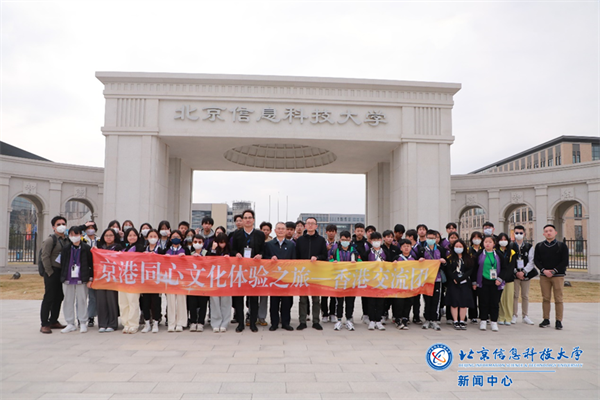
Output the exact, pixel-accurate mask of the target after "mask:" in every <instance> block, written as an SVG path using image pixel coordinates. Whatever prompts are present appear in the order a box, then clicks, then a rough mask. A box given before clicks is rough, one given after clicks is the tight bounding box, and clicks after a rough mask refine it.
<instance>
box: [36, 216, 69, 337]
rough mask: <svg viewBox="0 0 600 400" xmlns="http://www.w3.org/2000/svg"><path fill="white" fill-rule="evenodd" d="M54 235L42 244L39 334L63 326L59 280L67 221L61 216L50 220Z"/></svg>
mask: <svg viewBox="0 0 600 400" xmlns="http://www.w3.org/2000/svg"><path fill="white" fill-rule="evenodd" d="M52 229H53V230H54V234H52V235H50V236H48V238H46V240H44V242H43V243H42V257H41V258H42V264H43V266H44V275H43V276H44V299H43V300H42V307H41V310H40V319H41V320H42V327H41V328H40V332H42V333H52V329H63V328H65V325H63V324H61V323H60V322H58V316H59V314H60V305H61V303H62V301H63V298H64V295H63V288H62V283H61V281H60V278H61V251H62V250H63V248H65V247H67V246H69V243H70V242H69V239H68V238H67V237H66V236H65V232H66V230H67V219H66V218H64V217H61V216H56V217H54V218H52Z"/></svg>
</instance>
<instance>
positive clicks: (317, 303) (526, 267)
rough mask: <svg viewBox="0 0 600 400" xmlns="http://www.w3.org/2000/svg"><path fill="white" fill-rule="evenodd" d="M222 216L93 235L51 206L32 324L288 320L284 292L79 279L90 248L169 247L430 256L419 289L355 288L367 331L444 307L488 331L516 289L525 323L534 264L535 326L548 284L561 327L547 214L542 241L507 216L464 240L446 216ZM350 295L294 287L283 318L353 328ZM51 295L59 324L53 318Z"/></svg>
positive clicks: (222, 326)
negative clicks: (324, 222) (338, 219)
mask: <svg viewBox="0 0 600 400" xmlns="http://www.w3.org/2000/svg"><path fill="white" fill-rule="evenodd" d="M234 219H235V223H236V230H235V231H233V232H230V233H228V232H226V229H225V228H224V227H221V226H219V227H217V228H216V229H213V225H214V221H213V220H212V218H210V217H205V218H204V219H203V220H202V228H198V229H195V230H194V229H190V224H189V223H188V222H185V221H183V222H180V223H179V225H178V226H177V229H172V228H171V225H170V223H169V222H168V221H161V222H160V223H159V224H158V226H157V227H156V228H153V227H152V225H150V224H149V223H143V224H142V225H140V227H139V230H138V229H136V228H135V226H134V224H133V222H132V221H129V220H126V221H124V222H123V223H122V224H120V223H119V221H111V222H110V223H109V225H108V227H107V228H106V229H105V230H104V231H103V232H102V233H101V234H98V233H99V232H98V229H97V226H96V224H95V223H94V222H93V221H90V222H87V223H86V224H84V225H81V226H72V227H70V228H69V229H68V230H67V220H66V219H65V218H64V217H62V216H56V217H54V218H53V219H52V228H53V230H54V233H53V234H52V235H50V236H49V237H48V238H46V240H44V242H43V244H42V250H41V257H40V261H39V264H40V274H41V275H42V276H43V278H44V286H45V293H44V298H43V300H42V305H41V311H40V317H41V325H42V326H41V329H40V331H41V332H42V333H52V329H61V332H63V333H68V332H73V331H76V330H77V329H79V331H80V332H82V333H84V332H87V330H88V327H93V326H94V325H95V323H96V321H95V318H96V316H97V324H98V331H99V332H101V333H102V332H114V331H116V330H117V329H118V327H119V325H118V318H119V316H120V318H121V324H122V325H123V330H122V331H123V333H129V334H131V333H136V332H138V330H139V329H140V327H142V329H141V332H143V333H147V332H153V333H156V332H158V331H159V323H160V322H161V321H162V320H163V317H164V321H165V325H166V326H167V330H168V332H182V331H183V330H184V328H189V330H190V331H191V332H194V331H196V332H202V331H203V330H204V326H205V325H206V323H207V322H210V325H211V327H212V329H213V332H215V333H222V332H226V331H227V327H228V325H229V324H230V322H231V323H236V324H237V327H236V329H235V330H236V332H242V331H243V330H244V329H245V327H246V326H249V327H250V330H251V331H252V332H257V331H258V326H259V325H260V326H267V325H268V323H267V311H268V313H269V317H270V323H271V326H270V327H269V330H270V331H275V330H277V329H279V327H281V328H282V329H285V330H293V329H294V328H293V327H292V326H291V309H292V306H293V302H294V298H293V296H246V297H245V298H244V297H243V296H233V297H229V296H210V297H208V296H193V295H188V296H186V295H178V294H166V307H164V306H165V304H164V299H163V296H165V295H159V294H155V293H148V294H141V295H140V294H136V293H126V292H117V291H112V290H94V289H92V288H91V287H90V285H91V282H92V281H93V276H94V274H93V257H92V253H91V248H92V247H96V248H99V249H104V250H111V251H123V252H153V253H157V254H164V255H171V256H184V255H185V256H196V257H204V256H225V257H245V258H255V259H261V258H264V259H272V260H278V259H281V260H290V259H302V260H310V261H311V262H314V261H330V262H333V263H336V262H362V261H387V262H403V261H411V260H412V261H420V260H440V268H439V270H438V274H437V277H436V280H435V285H434V289H433V292H432V294H431V295H422V296H421V295H417V296H414V297H411V298H379V297H361V305H362V318H361V321H362V322H363V323H364V324H366V325H367V327H368V329H369V330H376V329H377V330H385V325H386V324H387V323H388V322H391V323H393V324H395V326H396V327H397V328H398V329H401V330H407V329H409V325H410V324H411V321H412V323H413V324H415V325H420V326H421V328H422V329H433V330H437V331H439V330H441V327H440V320H441V318H442V314H444V313H445V317H446V321H447V323H448V324H449V325H452V326H453V327H454V329H457V330H465V329H467V322H468V320H471V322H472V323H474V324H479V329H481V330H487V327H488V326H489V327H490V329H491V331H498V325H511V324H515V323H517V322H518V305H519V298H520V299H521V304H522V306H521V313H522V320H523V323H525V324H529V325H533V321H531V319H530V318H529V316H528V309H529V300H528V294H529V287H530V282H531V279H532V278H534V277H536V276H537V275H538V271H539V275H540V278H539V280H540V287H541V291H542V297H543V321H542V322H541V323H540V325H539V326H540V327H542V328H544V327H547V326H549V325H550V300H551V295H552V294H553V295H554V302H555V315H556V320H555V328H556V329H562V319H563V301H562V290H563V285H564V276H565V272H566V268H567V266H568V262H569V251H568V249H567V247H566V245H565V244H564V243H562V242H559V241H557V240H556V229H555V227H554V226H553V225H546V226H545V227H544V232H543V233H544V237H545V239H546V240H544V241H542V242H540V243H538V244H537V245H536V246H532V245H531V244H530V243H529V242H528V241H527V240H525V229H524V227H523V226H519V225H518V226H515V228H514V231H513V234H514V239H513V238H511V237H510V236H509V235H508V234H506V233H500V234H499V235H495V234H494V226H493V224H491V223H490V222H486V223H485V224H484V225H483V232H473V233H472V234H471V236H470V239H469V241H468V243H467V242H465V241H464V240H463V239H461V238H460V236H459V234H458V233H457V226H456V224H455V223H452V222H451V223H448V224H447V225H446V234H447V235H446V237H445V238H443V237H442V236H441V234H440V233H439V232H438V231H436V230H432V229H429V228H428V227H427V226H425V225H424V224H420V225H418V226H417V227H416V228H415V229H409V230H405V228H404V226H403V225H401V224H398V225H396V226H395V227H394V229H393V230H385V231H383V232H379V231H377V229H376V228H375V227H374V226H371V225H369V226H367V227H365V226H364V225H363V224H361V223H358V224H356V225H355V226H354V232H353V233H351V232H349V231H342V232H338V231H337V227H336V226H335V225H328V226H327V227H326V236H325V237H323V236H321V235H319V233H318V232H317V227H318V225H317V224H318V222H317V220H316V219H315V218H313V217H309V218H307V219H306V221H297V222H287V223H284V222H278V223H277V224H276V225H275V229H274V236H272V235H273V226H272V224H271V223H269V222H263V223H261V224H260V229H256V228H255V214H254V211H253V210H246V211H244V212H243V213H242V214H240V215H236V216H235V217H234ZM355 300H356V299H355V297H329V298H328V297H320V296H311V297H309V296H300V299H299V307H298V308H299V316H298V319H299V325H298V326H297V327H296V328H295V329H297V330H303V329H306V328H307V322H308V321H310V320H311V316H312V327H313V328H314V329H317V330H322V329H323V327H322V325H321V321H323V322H332V323H334V328H333V329H335V330H337V331H339V330H341V329H343V328H345V329H347V330H350V331H353V330H354V329H355V326H354V319H353V316H354V304H355ZM422 304H423V305H424V312H423V314H421V305H422ZM61 305H62V308H63V313H64V316H65V319H66V322H67V325H66V326H65V325H62V324H61V323H60V322H59V321H58V317H59V313H60V309H61ZM444 306H445V307H444ZM165 308H166V313H165V312H164V309H165ZM232 308H233V310H234V315H233V319H232ZM246 308H247V311H246ZM311 310H312V312H311ZM207 311H208V314H207ZM390 311H391V315H390ZM411 312H412V319H411ZM207 315H208V317H209V318H208V321H207ZM421 317H423V318H424V321H423V320H422V319H421ZM344 319H345V321H344ZM77 323H78V325H79V328H78V327H77V326H76V324H77Z"/></svg>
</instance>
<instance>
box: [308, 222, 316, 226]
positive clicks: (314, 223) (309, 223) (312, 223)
mask: <svg viewBox="0 0 600 400" xmlns="http://www.w3.org/2000/svg"><path fill="white" fill-rule="evenodd" d="M316 224H317V223H316V222H307V223H306V225H316Z"/></svg>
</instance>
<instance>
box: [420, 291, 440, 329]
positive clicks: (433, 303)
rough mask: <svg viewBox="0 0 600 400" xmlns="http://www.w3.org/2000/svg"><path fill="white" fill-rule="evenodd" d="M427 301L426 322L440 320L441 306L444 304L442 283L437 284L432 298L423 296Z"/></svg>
mask: <svg viewBox="0 0 600 400" xmlns="http://www.w3.org/2000/svg"><path fill="white" fill-rule="evenodd" d="M423 299H424V300H425V321H436V322H437V321H439V320H440V306H441V304H442V303H441V302H442V282H436V283H435V285H434V286H433V293H432V295H431V296H427V295H423Z"/></svg>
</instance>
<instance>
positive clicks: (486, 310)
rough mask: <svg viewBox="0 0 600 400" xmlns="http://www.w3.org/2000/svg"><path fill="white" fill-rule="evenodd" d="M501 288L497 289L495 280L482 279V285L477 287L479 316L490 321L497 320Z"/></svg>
mask: <svg viewBox="0 0 600 400" xmlns="http://www.w3.org/2000/svg"><path fill="white" fill-rule="evenodd" d="M501 295H502V290H498V286H496V281H492V280H489V279H485V278H484V279H483V282H482V287H480V288H477V296H478V297H479V318H481V319H482V320H486V319H488V318H489V320H490V321H491V322H498V313H499V311H500V296H501Z"/></svg>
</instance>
